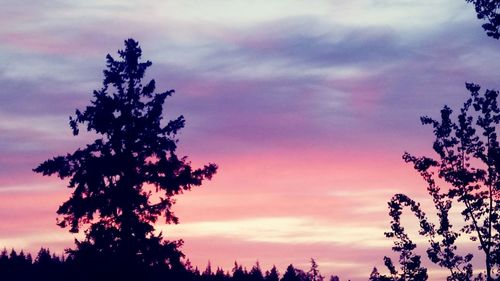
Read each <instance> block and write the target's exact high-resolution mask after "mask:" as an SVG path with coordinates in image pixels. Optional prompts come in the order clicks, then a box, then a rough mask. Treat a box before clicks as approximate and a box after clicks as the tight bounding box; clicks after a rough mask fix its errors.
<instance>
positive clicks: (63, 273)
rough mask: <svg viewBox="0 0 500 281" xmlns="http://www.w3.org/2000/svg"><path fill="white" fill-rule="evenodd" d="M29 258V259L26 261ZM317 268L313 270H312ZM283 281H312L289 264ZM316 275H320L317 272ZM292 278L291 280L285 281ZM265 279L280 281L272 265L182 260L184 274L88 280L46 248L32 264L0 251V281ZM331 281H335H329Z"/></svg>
mask: <svg viewBox="0 0 500 281" xmlns="http://www.w3.org/2000/svg"><path fill="white" fill-rule="evenodd" d="M28 257H29V258H28ZM316 269H317V267H316ZM288 271H289V272H290V273H289V275H287V277H286V279H281V280H300V281H314V280H317V279H314V278H313V275H314V274H307V273H305V272H304V271H302V270H300V269H296V268H295V267H294V266H293V265H290V266H288ZM316 274H317V276H320V275H321V274H320V273H319V271H317V273H316ZM289 278H292V279H289ZM257 279H258V280H265V281H280V276H279V273H278V270H277V269H276V266H273V267H272V268H271V269H270V270H266V273H265V274H264V275H263V274H262V269H261V267H260V265H259V263H258V262H257V263H256V264H255V265H254V266H253V267H252V269H251V270H250V271H247V270H246V269H245V268H244V267H242V266H241V265H239V264H238V263H236V262H235V265H234V268H233V274H230V273H229V272H225V271H224V270H223V269H222V268H220V267H217V269H216V270H214V269H213V267H212V265H211V263H210V262H209V263H208V265H207V267H206V269H205V270H204V271H203V272H202V273H200V271H199V270H198V269H197V268H196V267H195V268H193V266H191V262H190V261H189V260H186V262H185V271H183V272H175V271H172V270H171V269H170V268H169V266H168V265H167V264H163V265H158V266H152V267H149V268H148V270H147V272H142V274H141V275H137V274H133V275H128V276H125V275H123V274H117V273H116V272H115V274H114V275H107V274H106V272H104V274H98V275H95V276H92V278H90V279H89V278H88V274H83V275H82V271H81V268H80V267H79V265H78V264H76V263H75V260H72V259H71V258H70V257H67V256H64V255H61V256H57V255H54V254H53V253H51V252H50V250H49V249H46V248H41V249H40V251H39V252H38V254H37V255H36V259H35V260H34V261H33V260H32V259H31V255H30V254H27V255H25V254H24V252H23V251H21V252H19V254H17V252H16V251H15V250H14V249H12V250H11V252H10V254H9V252H8V251H7V250H6V249H5V248H4V249H3V251H1V252H0V280H16V281H33V280H57V281H62V280H82V281H83V280H98V281H100V280H103V281H104V280H106V281H108V280H134V281H139V280H140V281H143V280H155V281H156V280H173V281H250V280H257ZM331 280H332V281H335V280H336V281H339V279H338V277H337V279H331Z"/></svg>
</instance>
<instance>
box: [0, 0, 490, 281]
mask: <svg viewBox="0 0 500 281" xmlns="http://www.w3.org/2000/svg"><path fill="white" fill-rule="evenodd" d="M0 4H1V6H2V8H1V9H0V26H1V28H0V62H1V63H0V85H1V87H0V134H1V137H0V155H1V156H0V222H1V223H0V246H1V247H3V246H5V247H7V248H11V247H15V248H16V249H26V250H29V251H31V252H36V251H37V250H38V249H39V248H40V247H41V246H45V247H50V249H52V250H53V251H55V252H58V253H61V252H62V251H63V249H64V248H67V247H71V246H72V243H73V239H74V237H73V236H72V235H70V234H69V233H68V231H67V230H65V229H61V228H59V227H58V226H56V224H55V220H56V213H55V212H56V210H57V208H58V206H59V205H60V204H61V203H62V202H64V201H65V200H66V198H68V197H69V194H70V192H71V190H70V189H68V188H66V187H65V186H66V183H65V182H63V181H59V180H58V179H57V178H55V177H54V178H49V177H42V176H41V175H36V174H34V173H33V172H32V169H33V168H34V167H36V166H37V165H38V164H39V163H41V162H42V161H44V160H46V159H48V158H51V157H53V156H57V155H62V154H66V153H70V152H73V151H74V150H76V149H77V148H78V147H80V146H82V145H84V144H85V143H88V142H89V141H91V140H92V135H84V136H82V137H73V136H72V134H71V129H70V128H69V126H68V117H69V116H70V115H73V114H74V111H75V109H76V108H80V109H81V108H84V107H85V106H86V105H87V104H88V103H89V101H90V99H91V93H92V91H93V90H94V89H99V88H100V87H101V86H102V79H103V75H102V70H103V69H104V68H105V56H106V54H108V53H109V54H111V55H114V56H116V51H117V50H118V49H122V48H123V41H124V40H125V39H127V38H134V39H136V40H138V41H139V43H140V45H141V47H142V50H143V58H144V59H148V60H151V61H152V62H153V65H152V67H151V68H150V69H149V72H148V74H147V78H148V79H151V78H154V79H155V80H156V82H157V89H158V90H160V91H161V90H167V89H175V90H176V93H175V94H174V95H173V96H172V97H170V98H169V99H168V100H167V101H166V104H165V107H164V110H165V118H167V119H168V118H170V119H172V118H176V117H177V116H178V115H180V114H182V115H184V116H185V118H186V120H187V122H186V127H185V128H184V129H183V130H182V132H181V133H180V136H179V139H180V143H179V154H181V155H187V156H189V159H190V160H191V161H192V163H193V165H194V166H196V167H199V166H201V165H203V164H205V163H208V162H213V163H216V164H218V165H219V170H218V173H217V174H216V175H215V177H214V178H213V180H212V181H210V182H206V183H205V184H204V185H203V186H201V187H199V188H195V189H193V190H192V191H190V192H187V193H185V194H182V195H179V196H178V197H177V203H176V204H175V205H174V207H173V210H174V212H175V213H176V214H177V215H178V217H179V218H180V224H179V225H175V226H172V225H164V224H158V225H157V229H158V230H162V231H163V233H164V235H165V237H167V238H168V239H179V238H182V239H183V240H184V246H183V247H182V250H183V252H184V253H185V254H186V256H187V257H188V258H189V259H190V261H191V262H192V263H193V264H194V265H197V266H199V267H200V268H204V267H205V265H206V264H207V262H208V261H210V262H211V264H212V267H216V266H221V267H223V268H224V269H226V270H230V269H231V268H232V266H233V263H234V261H235V260H236V261H238V263H241V264H243V265H244V266H246V267H247V268H250V267H251V266H252V265H253V264H255V262H256V261H259V263H260V265H261V266H262V267H263V269H269V268H270V267H271V266H272V265H273V264H275V265H276V266H277V267H278V269H279V270H280V272H284V270H285V268H286V266H287V265H288V264H290V263H293V264H294V265H296V266H297V267H299V268H302V269H305V270H306V269H308V267H309V261H310V258H314V259H316V261H317V262H318V264H319V266H320V270H321V271H322V273H323V274H324V275H330V274H336V275H339V276H340V277H341V279H344V280H347V279H351V280H353V281H357V280H366V279H367V277H368V276H369V274H370V272H371V270H372V268H373V266H377V267H378V268H379V269H381V271H384V269H383V260H382V258H383V256H384V255H389V256H394V254H393V253H392V252H391V245H392V242H391V240H389V239H387V238H385V237H384V231H387V230H389V222H390V218H389V216H388V209H387V202H388V201H389V200H390V198H391V196H392V195H394V194H395V193H405V194H407V195H409V196H411V197H412V198H415V199H417V200H419V201H421V202H422V203H423V206H424V207H429V208H430V206H429V202H428V201H429V199H428V197H427V196H426V192H425V184H424V181H423V180H422V179H420V178H419V176H418V175H417V173H416V172H415V171H413V169H412V167H411V166H410V165H408V164H405V163H404V161H403V160H402V159H401V156H402V154H403V153H404V152H405V151H409V152H411V153H413V154H416V155H424V154H425V155H432V151H431V147H432V140H433V139H432V130H431V128H427V127H423V126H421V124H420V121H419V117H420V116H422V115H429V116H436V117H438V114H439V110H440V109H441V108H442V106H443V105H445V104H448V105H450V106H451V107H454V108H457V106H459V105H460V103H461V102H463V101H464V100H465V98H466V97H467V91H466V89H465V82H475V83H478V84H481V85H482V86H483V88H494V89H498V88H500V84H499V82H500V81H499V80H498V68H499V66H500V52H498V41H496V40H492V39H490V38H488V37H487V36H486V35H485V34H484V32H483V30H482V28H481V22H480V21H479V20H477V19H476V15H475V13H474V9H473V7H472V6H471V5H468V4H467V3H465V1H456V0H351V1H340V0H329V1H321V0H318V1H298V0H289V1H288V0H286V1H285V0H283V1H263V0H262V1H239V0H237V1H226V0H224V1H223V0H214V1H195V0H187V1H152V0H146V1H124V0H120V1H112V0H109V1H102V0H99V1H98V0H85V1H83V0H75V1H56V0H53V1H35V0H19V1H6V0H0ZM429 213H430V214H432V211H430V212H429ZM407 223H408V227H409V228H410V229H411V225H412V223H413V224H414V221H412V219H411V218H408V220H407ZM419 249H425V247H424V248H419ZM430 271H431V272H434V271H437V269H436V268H434V267H430ZM433 276H439V273H438V272H437V273H436V275H433ZM438 279H439V278H438ZM431 280H432V278H431Z"/></svg>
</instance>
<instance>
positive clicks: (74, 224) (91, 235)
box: [34, 39, 217, 271]
mask: <svg viewBox="0 0 500 281" xmlns="http://www.w3.org/2000/svg"><path fill="white" fill-rule="evenodd" d="M118 54H119V57H120V59H118V60H116V59H114V58H113V57H112V56H110V55H109V54H108V55H107V57H106V60H107V69H106V70H104V82H103V87H102V88H101V89H100V90H96V91H94V93H93V99H92V101H91V105H89V106H87V107H86V108H85V109H84V110H83V111H80V110H76V115H75V116H74V117H70V122H69V123H70V126H71V128H72V130H73V134H74V135H75V136H76V135H78V134H79V126H80V125H83V124H85V125H86V126H85V127H86V129H87V131H93V132H95V133H96V135H97V139H96V140H95V141H94V142H93V143H91V144H88V145H87V146H86V147H84V148H81V149H78V150H76V151H75V152H74V153H72V154H67V155H66V156H57V157H55V158H53V159H50V160H47V161H45V162H44V163H42V164H41V165H39V166H38V167H37V168H36V169H34V171H35V172H37V173H42V174H43V175H52V174H56V175H57V176H59V177H60V178H61V179H66V178H69V186H68V187H69V188H72V189H74V190H73V193H72V195H71V198H69V199H68V200H67V201H66V202H64V203H63V204H62V205H61V206H60V207H59V209H58V210H57V213H58V214H59V215H61V216H62V217H61V218H60V219H58V225H59V226H61V227H69V230H70V231H71V232H78V231H79V230H80V229H81V228H82V227H84V229H85V237H86V238H85V240H84V241H76V244H77V249H76V250H74V251H70V254H71V255H74V256H75V257H76V258H80V259H83V260H87V261H89V262H94V263H108V265H107V266H108V267H109V262H110V261H112V262H113V263H114V265H116V266H119V267H120V268H121V270H120V271H123V270H129V269H131V268H137V267H139V266H150V265H163V264H165V265H167V266H169V267H170V268H175V267H178V266H181V264H180V261H179V260H180V258H181V256H182V253H180V251H179V250H178V247H179V246H180V245H181V244H182V241H174V242H169V241H165V240H164V239H163V237H162V234H161V233H160V234H159V235H157V234H155V233H154V232H153V231H154V226H153V224H154V223H155V222H156V221H157V220H158V217H159V216H164V217H165V219H166V222H167V223H177V222H178V218H177V217H176V216H175V215H174V213H173V212H172V210H171V207H172V204H174V201H173V199H172V197H173V196H174V195H177V194H179V193H182V192H183V191H186V190H190V189H191V188H192V187H194V186H199V185H201V183H202V181H203V180H204V179H210V178H211V177H212V175H214V174H215V172H216V170H217V166H216V165H215V164H208V165H206V166H205V167H203V168H201V169H193V168H192V167H191V164H190V162H189V161H188V160H187V158H186V157H179V156H177V154H176V148H177V142H178V140H177V137H176V136H177V133H178V132H179V130H180V129H182V128H183V127H184V123H185V121H184V117H183V116H180V117H178V118H177V119H175V120H171V121H169V122H167V123H166V124H163V122H162V118H163V115H162V113H163V103H164V101H165V99H166V98H167V97H168V96H170V95H172V94H173V93H174V90H168V91H165V92H162V93H155V81H154V80H151V81H149V82H148V83H147V84H145V85H143V84H142V83H141V80H142V78H143V77H144V74H145V71H146V69H147V68H148V67H150V66H151V62H150V61H146V62H141V61H140V58H141V54H142V51H141V48H140V47H139V44H138V43H137V42H136V41H134V40H133V39H128V40H126V41H125V49H124V50H120V51H118Z"/></svg>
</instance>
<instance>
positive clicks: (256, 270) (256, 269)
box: [249, 262, 264, 281]
mask: <svg viewBox="0 0 500 281" xmlns="http://www.w3.org/2000/svg"><path fill="white" fill-rule="evenodd" d="M249 275H250V280H251V281H264V275H263V274H262V270H261V269H260V264H259V262H256V263H255V265H254V266H253V267H252V269H250V272H249Z"/></svg>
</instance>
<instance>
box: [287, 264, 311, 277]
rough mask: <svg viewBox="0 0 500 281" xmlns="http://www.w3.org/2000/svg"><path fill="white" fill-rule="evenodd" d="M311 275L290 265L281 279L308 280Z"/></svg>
mask: <svg viewBox="0 0 500 281" xmlns="http://www.w3.org/2000/svg"><path fill="white" fill-rule="evenodd" d="M308 280H309V276H308V274H307V273H305V272H304V271H303V270H300V269H298V268H295V267H294V266H293V265H291V264H290V265H289V266H288V267H287V268H286V271H285V273H284V274H283V278H281V281H308Z"/></svg>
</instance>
